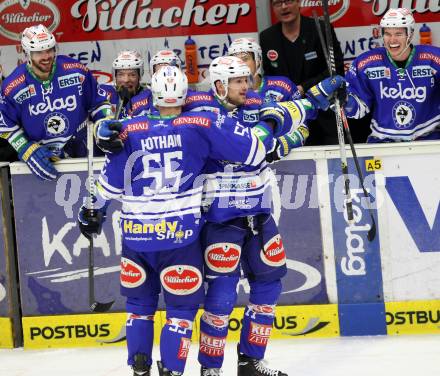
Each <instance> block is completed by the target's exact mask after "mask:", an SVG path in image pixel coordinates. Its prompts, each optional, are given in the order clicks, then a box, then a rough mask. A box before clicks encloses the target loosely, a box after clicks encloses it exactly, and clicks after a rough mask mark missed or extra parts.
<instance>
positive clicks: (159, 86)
mask: <svg viewBox="0 0 440 376" xmlns="http://www.w3.org/2000/svg"><path fill="white" fill-rule="evenodd" d="M187 91H188V79H187V78H186V74H185V73H183V72H182V71H181V70H180V69H179V68H178V67H175V66H171V65H170V66H167V67H164V68H163V69H159V70H158V71H157V72H156V73H154V74H153V77H152V78H151V92H152V94H153V105H154V106H155V107H157V106H161V107H178V106H183V105H184V104H185V99H186V94H187Z"/></svg>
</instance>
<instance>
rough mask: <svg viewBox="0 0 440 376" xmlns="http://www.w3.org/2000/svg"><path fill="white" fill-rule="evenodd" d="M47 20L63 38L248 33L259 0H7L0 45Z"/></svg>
mask: <svg viewBox="0 0 440 376" xmlns="http://www.w3.org/2000/svg"><path fill="white" fill-rule="evenodd" d="M38 23H41V24H44V25H45V26H47V27H48V28H49V29H50V30H51V31H53V32H54V33H55V35H56V37H57V40H58V41H59V42H79V41H95V40H117V39H132V38H154V37H166V36H168V37H171V36H181V35H210V34H222V33H225V32H227V33H246V32H255V31H256V30H257V17H256V6H255V0H221V1H219V0H167V1H163V0H52V1H49V0H5V1H2V2H0V45H11V44H17V43H18V42H19V40H20V33H21V32H22V31H23V30H24V29H25V28H26V27H28V26H30V25H34V24H38Z"/></svg>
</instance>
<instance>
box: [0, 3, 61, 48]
mask: <svg viewBox="0 0 440 376" xmlns="http://www.w3.org/2000/svg"><path fill="white" fill-rule="evenodd" d="M59 23H60V12H59V10H58V8H57V7H56V6H55V4H53V3H52V2H51V1H47V0H6V1H1V2H0V34H1V35H3V36H4V37H6V38H8V39H11V40H14V41H19V40H20V37H21V33H22V31H23V30H24V29H25V28H27V27H29V26H32V25H38V24H42V25H44V26H46V27H47V28H48V29H49V30H50V31H53V30H55V29H56V28H57V26H58V25H59Z"/></svg>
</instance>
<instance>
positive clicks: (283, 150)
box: [266, 124, 309, 163]
mask: <svg viewBox="0 0 440 376" xmlns="http://www.w3.org/2000/svg"><path fill="white" fill-rule="evenodd" d="M308 137H309V128H308V127H307V125H305V124H301V125H300V126H299V127H298V129H296V130H295V131H293V132H291V133H289V134H285V135H284V136H281V137H278V138H277V139H276V144H275V147H274V149H273V150H272V151H271V152H269V153H267V155H266V161H267V162H269V163H272V162H275V161H279V160H280V159H282V158H284V157H285V156H287V155H288V154H289V153H290V151H291V150H292V149H295V148H298V147H301V146H304V144H305V142H306V140H307V138H308Z"/></svg>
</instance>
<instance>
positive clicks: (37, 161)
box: [17, 142, 58, 180]
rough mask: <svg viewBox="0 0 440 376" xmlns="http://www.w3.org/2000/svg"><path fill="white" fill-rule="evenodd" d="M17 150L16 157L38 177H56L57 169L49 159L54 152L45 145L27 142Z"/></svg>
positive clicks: (49, 178) (52, 178)
mask: <svg viewBox="0 0 440 376" xmlns="http://www.w3.org/2000/svg"><path fill="white" fill-rule="evenodd" d="M17 152H18V158H20V159H21V160H22V161H23V162H24V163H26V164H27V165H28V167H29V169H30V170H31V171H32V172H33V173H34V175H36V176H37V177H38V178H39V179H41V180H55V179H57V177H58V171H57V170H56V168H55V167H54V166H53V164H52V162H51V161H50V158H52V157H53V156H54V154H53V153H52V152H51V151H50V150H49V149H48V148H47V147H45V146H40V145H38V144H37V143H36V142H27V143H26V144H25V145H24V146H22V147H21V148H19V150H17Z"/></svg>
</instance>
